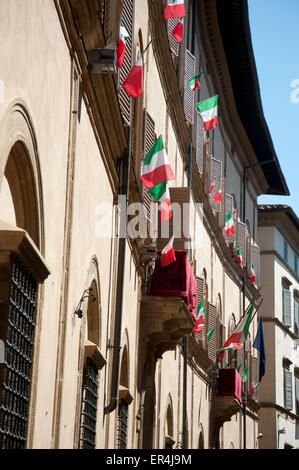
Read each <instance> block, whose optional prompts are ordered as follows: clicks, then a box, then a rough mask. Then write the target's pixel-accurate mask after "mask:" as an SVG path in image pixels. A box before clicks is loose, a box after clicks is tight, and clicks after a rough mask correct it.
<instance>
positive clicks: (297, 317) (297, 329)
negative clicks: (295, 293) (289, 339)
mask: <svg viewBox="0 0 299 470" xmlns="http://www.w3.org/2000/svg"><path fill="white" fill-rule="evenodd" d="M294 333H295V335H296V336H299V303H298V301H297V300H296V299H295V300H294Z"/></svg>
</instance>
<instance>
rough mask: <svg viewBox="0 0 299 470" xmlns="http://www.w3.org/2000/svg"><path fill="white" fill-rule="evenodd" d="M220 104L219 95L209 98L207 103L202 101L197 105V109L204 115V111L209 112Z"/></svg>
mask: <svg viewBox="0 0 299 470" xmlns="http://www.w3.org/2000/svg"><path fill="white" fill-rule="evenodd" d="M217 103H218V95H216V96H212V97H211V98H208V99H207V100H205V101H201V102H200V103H197V107H198V109H199V111H200V112H201V113H202V112H204V111H209V110H210V109H212V108H215V106H217Z"/></svg>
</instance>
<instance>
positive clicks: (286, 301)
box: [282, 289, 292, 326]
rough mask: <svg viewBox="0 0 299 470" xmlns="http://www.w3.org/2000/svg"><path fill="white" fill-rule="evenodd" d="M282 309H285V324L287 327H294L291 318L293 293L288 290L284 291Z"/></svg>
mask: <svg viewBox="0 0 299 470" xmlns="http://www.w3.org/2000/svg"><path fill="white" fill-rule="evenodd" d="M282 309H283V322H284V324H285V326H292V317H291V291H290V290H287V289H283V290H282Z"/></svg>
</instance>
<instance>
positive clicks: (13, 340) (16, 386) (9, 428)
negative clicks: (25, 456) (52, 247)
mask: <svg viewBox="0 0 299 470" xmlns="http://www.w3.org/2000/svg"><path fill="white" fill-rule="evenodd" d="M4 282H5V281H4ZM8 285H9V290H8V292H9V293H8V299H1V301H0V303H1V304H2V308H1V312H2V315H1V317H2V318H1V323H2V325H0V326H1V330H0V331H1V336H2V340H3V341H4V345H5V356H4V363H3V364H0V377H1V380H0V448H2V449H22V448H24V447H25V446H26V434H27V423H28V410H29V400H30V386H31V370H32V357H33V345H34V329H35V314H36V296H37V283H36V281H35V280H34V279H33V277H32V276H31V275H30V273H29V272H28V271H27V270H26V269H25V268H24V266H23V265H22V263H21V262H20V260H19V259H18V258H17V257H16V256H13V257H12V260H11V273H10V278H9V280H8Z"/></svg>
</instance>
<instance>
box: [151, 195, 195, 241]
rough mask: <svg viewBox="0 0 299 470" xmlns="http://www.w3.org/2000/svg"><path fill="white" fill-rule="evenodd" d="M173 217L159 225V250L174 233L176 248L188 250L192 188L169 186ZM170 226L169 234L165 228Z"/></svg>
mask: <svg viewBox="0 0 299 470" xmlns="http://www.w3.org/2000/svg"><path fill="white" fill-rule="evenodd" d="M169 193H170V202H171V208H172V218H171V219H170V220H169V224H168V223H167V222H163V224H162V228H161V224H160V223H159V225H158V239H157V250H162V249H163V248H164V246H165V245H166V244H167V243H168V241H169V239H170V238H171V237H172V235H174V237H175V238H174V242H173V247H174V249H175V250H188V249H189V248H191V240H190V238H189V237H188V233H189V231H190V229H191V227H190V188H189V187H184V188H169ZM168 228H169V231H168V234H167V233H165V230H167V229H168Z"/></svg>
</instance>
